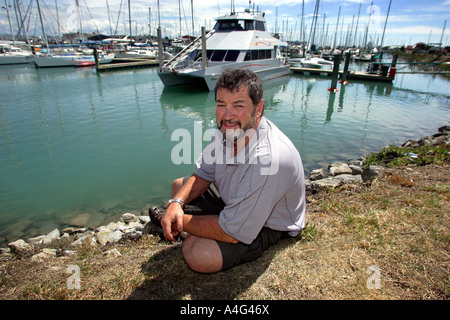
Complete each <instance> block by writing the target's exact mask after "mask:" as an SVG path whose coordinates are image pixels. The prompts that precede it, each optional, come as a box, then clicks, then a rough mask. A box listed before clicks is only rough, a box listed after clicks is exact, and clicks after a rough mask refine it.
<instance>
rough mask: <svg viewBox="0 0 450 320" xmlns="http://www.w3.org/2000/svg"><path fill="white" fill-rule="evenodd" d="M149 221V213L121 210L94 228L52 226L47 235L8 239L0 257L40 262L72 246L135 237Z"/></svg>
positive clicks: (68, 251) (67, 251)
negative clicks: (117, 218) (123, 211)
mask: <svg viewBox="0 0 450 320" xmlns="http://www.w3.org/2000/svg"><path fill="white" fill-rule="evenodd" d="M149 222H150V217H149V216H143V215H141V216H136V215H134V214H132V213H124V214H123V215H122V216H121V217H120V219H119V220H118V221H116V222H110V223H109V224H107V225H105V226H100V227H98V228H96V229H95V230H91V229H88V228H77V227H76V226H75V227H68V228H65V229H63V230H62V231H59V230H58V229H55V230H53V231H51V232H50V233H48V234H47V235H41V236H38V237H33V238H29V239H28V241H25V240H23V239H19V240H16V241H14V242H10V243H8V248H1V250H0V259H1V260H5V259H6V260H8V259H12V258H13V255H14V256H17V257H19V258H20V257H25V256H31V260H32V261H35V262H42V261H46V260H50V259H54V258H56V257H61V256H70V255H73V254H75V251H74V249H76V248H77V247H80V246H81V245H84V244H89V245H94V244H99V245H101V246H106V245H108V244H110V243H117V242H119V241H121V240H126V239H136V238H139V237H141V236H142V234H143V230H144V227H145V226H146V225H147V224H148V223H149ZM55 248H59V249H55ZM61 248H64V249H61ZM116 255H117V254H116Z"/></svg>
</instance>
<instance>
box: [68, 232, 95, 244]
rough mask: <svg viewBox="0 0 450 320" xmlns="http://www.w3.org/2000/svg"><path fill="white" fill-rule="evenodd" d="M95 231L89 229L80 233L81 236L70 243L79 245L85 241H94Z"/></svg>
mask: <svg viewBox="0 0 450 320" xmlns="http://www.w3.org/2000/svg"><path fill="white" fill-rule="evenodd" d="M94 242H95V241H94V233H93V232H92V231H87V232H85V233H83V234H80V237H78V238H77V240H75V241H74V242H72V243H71V244H70V247H72V248H74V247H79V246H81V245H82V244H84V243H90V244H92V243H94Z"/></svg>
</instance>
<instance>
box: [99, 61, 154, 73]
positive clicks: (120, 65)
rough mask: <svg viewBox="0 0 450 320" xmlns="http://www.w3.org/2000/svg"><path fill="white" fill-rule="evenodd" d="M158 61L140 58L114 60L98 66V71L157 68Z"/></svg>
mask: <svg viewBox="0 0 450 320" xmlns="http://www.w3.org/2000/svg"><path fill="white" fill-rule="evenodd" d="M158 64H159V62H158V60H155V59H138V58H114V60H113V61H112V63H107V64H98V65H96V68H97V71H99V72H100V71H112V70H118V69H129V68H144V67H152V66H157V65H158Z"/></svg>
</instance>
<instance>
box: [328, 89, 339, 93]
mask: <svg viewBox="0 0 450 320" xmlns="http://www.w3.org/2000/svg"><path fill="white" fill-rule="evenodd" d="M328 91H333V92H338V91H339V89H331V88H328Z"/></svg>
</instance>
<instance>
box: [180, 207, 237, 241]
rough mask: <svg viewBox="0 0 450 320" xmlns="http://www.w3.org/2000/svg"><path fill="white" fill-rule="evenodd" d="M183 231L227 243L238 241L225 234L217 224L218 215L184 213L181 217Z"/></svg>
mask: <svg viewBox="0 0 450 320" xmlns="http://www.w3.org/2000/svg"><path fill="white" fill-rule="evenodd" d="M183 225H184V229H183V230H184V231H186V232H188V233H190V234H193V235H195V236H198V237H202V238H207V239H213V240H219V241H222V242H228V243H238V242H239V240H237V239H235V238H233V237H231V236H229V235H228V234H226V233H225V232H224V231H223V230H222V228H221V227H220V226H219V216H218V215H204V216H196V215H189V214H185V215H184V217H183Z"/></svg>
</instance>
